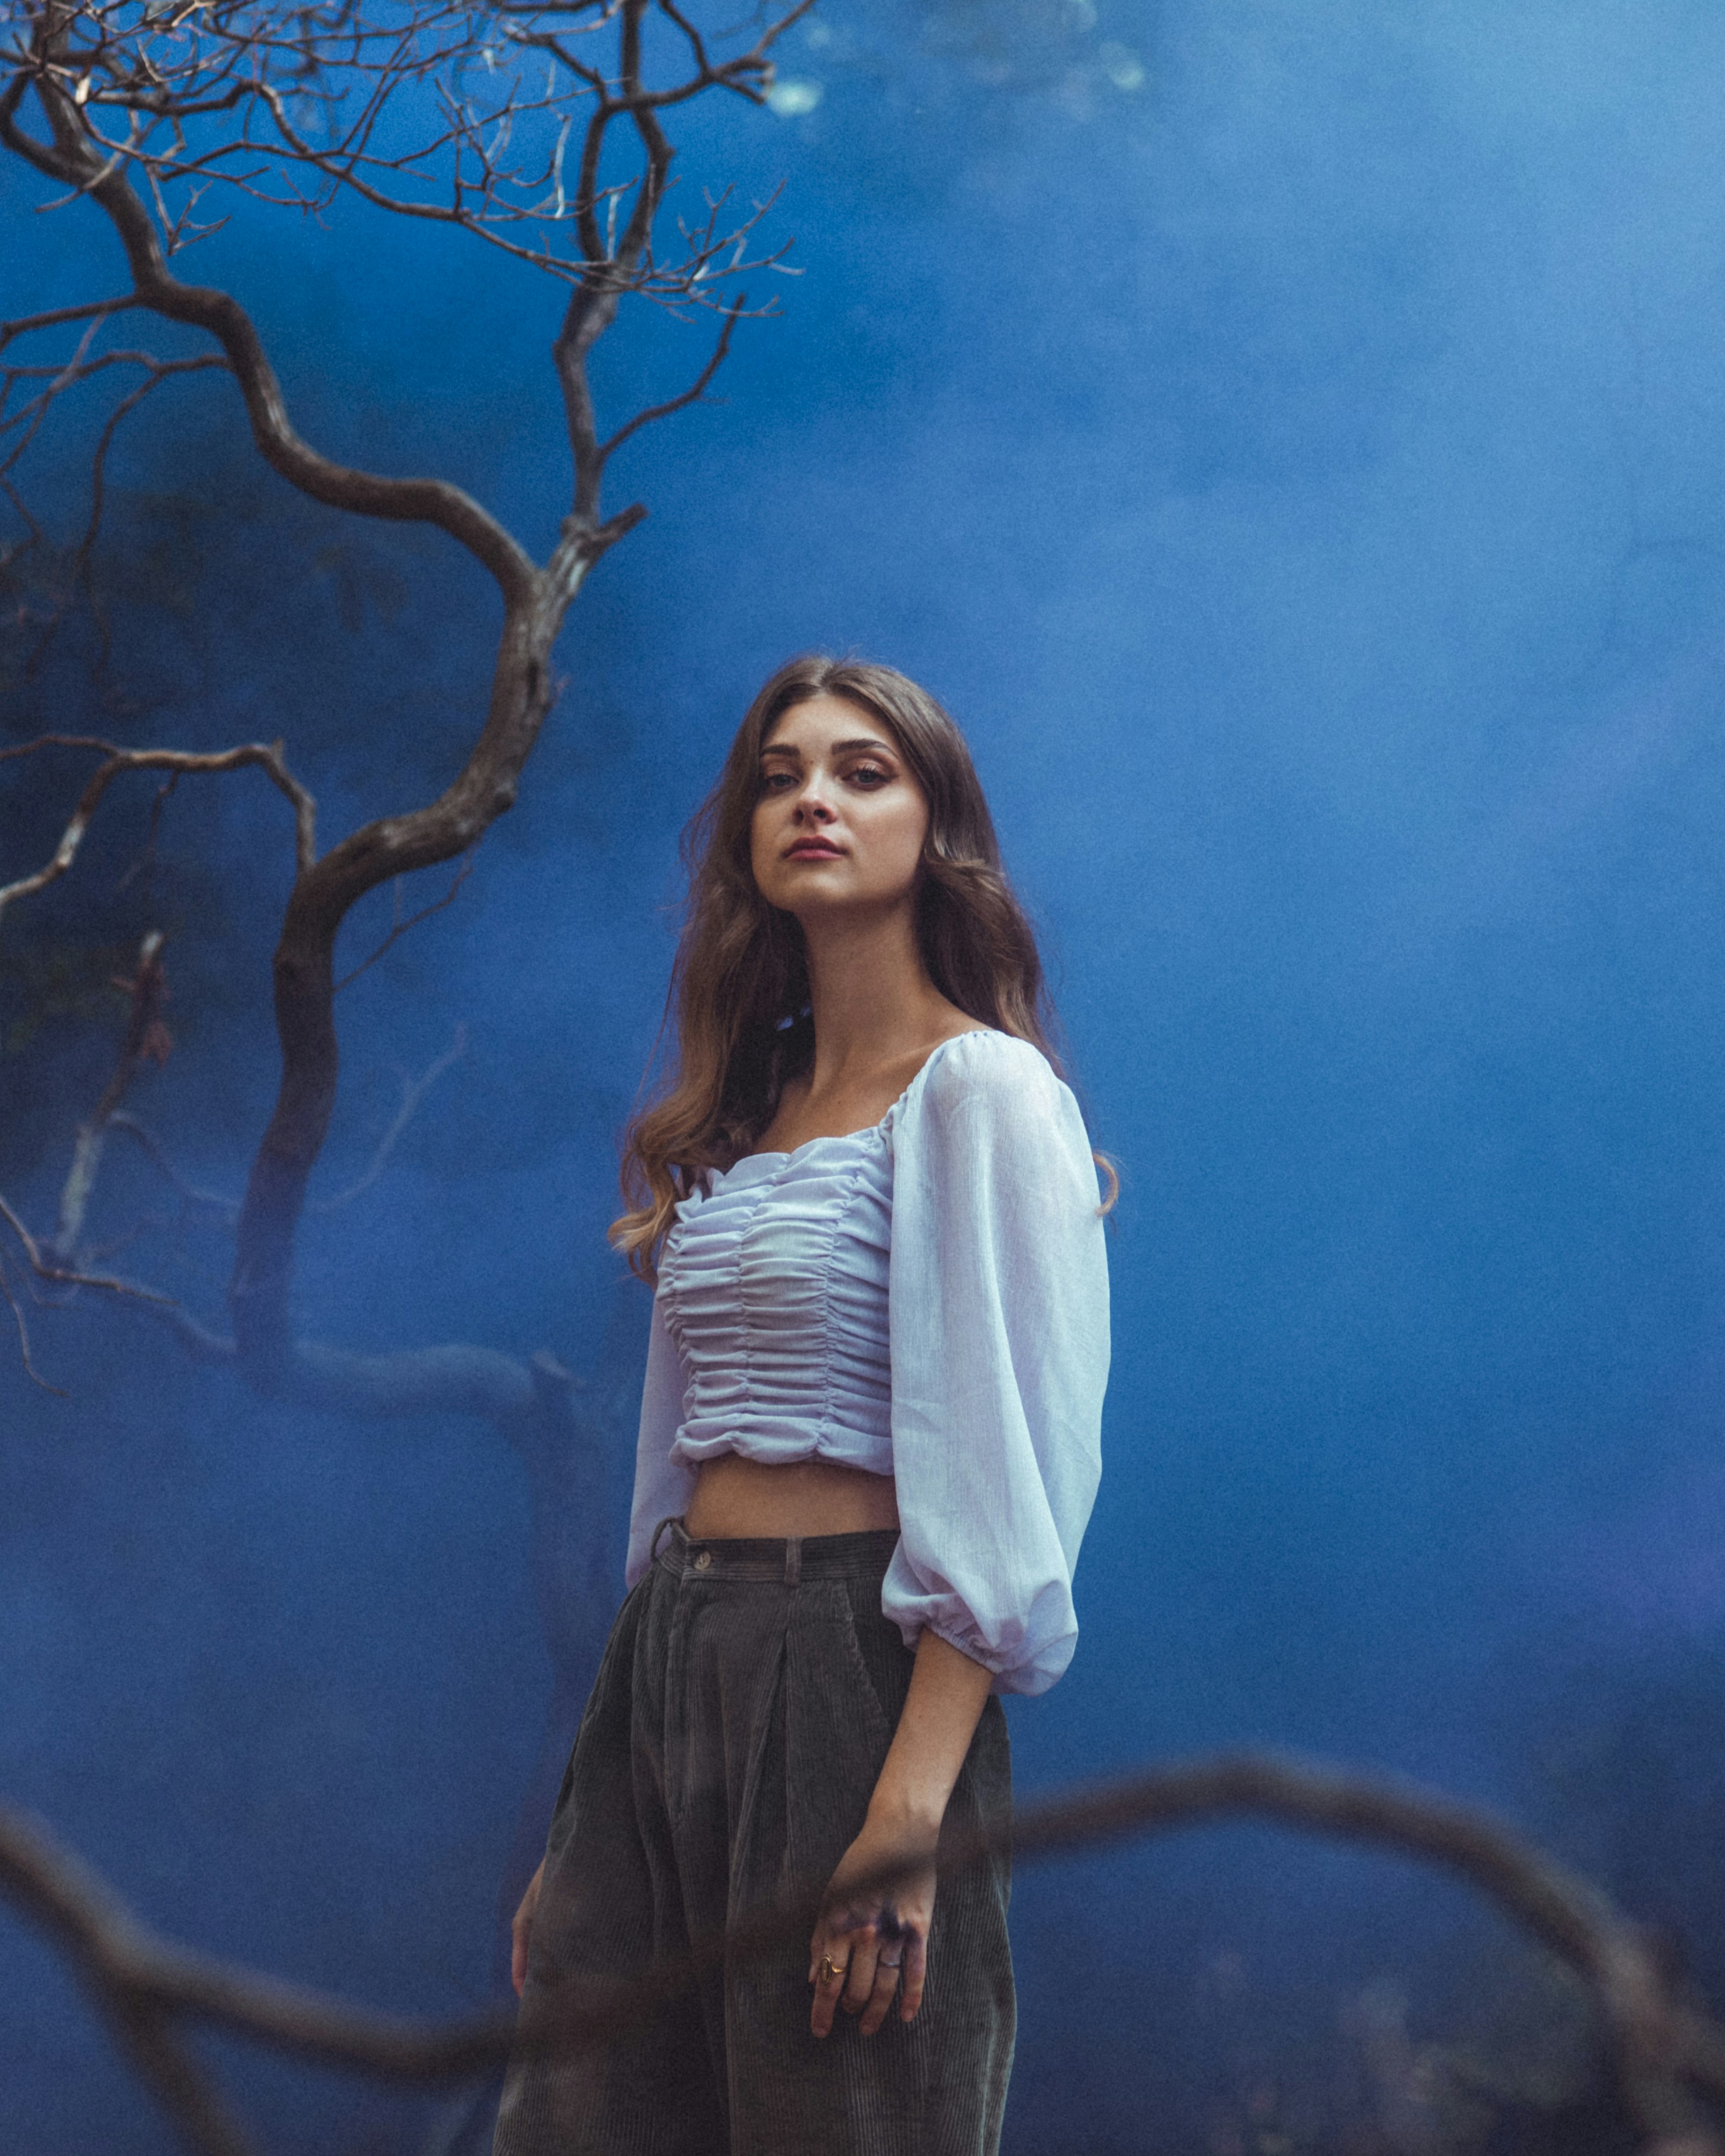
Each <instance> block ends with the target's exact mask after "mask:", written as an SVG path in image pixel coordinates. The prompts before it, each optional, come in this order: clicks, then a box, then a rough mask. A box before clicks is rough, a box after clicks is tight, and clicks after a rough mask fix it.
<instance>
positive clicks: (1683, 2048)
mask: <svg viewBox="0 0 1725 2156" xmlns="http://www.w3.org/2000/svg"><path fill="white" fill-rule="evenodd" d="M1234 1815H1257V1816H1260V1817H1263V1818H1268V1819H1271V1820H1277V1821H1279V1822H1281V1824H1283V1825H1288V1826H1291V1827H1296V1828H1301V1829H1304V1830H1309V1831H1312V1832H1315V1833H1319V1834H1327V1835H1337V1836H1340V1837H1342V1838H1343V1839H1344V1840H1353V1841H1361V1842H1367V1843H1371V1844H1374V1845H1378V1846H1379V1847H1382V1848H1384V1849H1388V1850H1390V1851H1394V1852H1396V1853H1398V1854H1400V1855H1403V1856H1408V1857H1410V1858H1413V1859H1415V1860H1417V1861H1425V1862H1428V1863H1433V1864H1436V1865H1440V1866H1443V1867H1445V1869H1447V1870H1449V1871H1453V1872H1455V1873H1456V1874H1458V1875H1459V1876H1461V1877H1462V1878H1464V1879H1466V1881H1468V1882H1469V1883H1470V1884H1471V1886H1474V1887H1476V1889H1478V1891H1479V1892H1481V1893H1482V1894H1483V1895H1484V1896H1485V1897H1486V1899H1487V1900H1489V1901H1490V1902H1492V1903H1493V1904H1494V1905H1495V1906H1496V1907H1497V1908H1498V1909H1499V1910H1500V1911H1501V1912H1502V1913H1503V1914H1504V1915H1505V1916H1506V1917H1508V1918H1509V1919H1510V1920H1511V1921H1512V1922H1515V1923H1517V1924H1518V1925H1519V1926H1520V1927H1521V1928H1522V1929H1523V1930H1524V1931H1526V1932H1527V1933H1531V1934H1532V1937H1533V1938H1537V1939H1538V1941H1539V1942H1540V1943H1541V1944H1542V1945H1543V1946H1544V1947H1546V1948H1548V1950H1549V1951H1550V1952H1551V1953H1554V1954H1555V1955H1557V1956H1558V1958H1560V1959H1561V1960H1562V1961H1563V1962H1565V1963H1568V1966H1569V1967H1570V1968H1571V1969H1573V1970H1574V1972H1575V1973H1576V1974H1577V1975H1578V1976H1579V1977H1580V1979H1582V1981H1583V1982H1584V1984H1585V1985H1586V1986H1587V1988H1588V1989H1589V1994H1590V1995H1591V1997H1592V1999H1593V2000H1594V2005H1595V2007H1596V2010H1597V2011H1598V2014H1599V2024H1600V2030H1601V2035H1602V2038H1603V2040H1604V2047H1605V2051H1606V2054H1607V2056H1608V2059H1609V2065H1610V2068H1611V2071H1612V2075H1613V2078H1614V2080H1615V2085H1616V2087H1617V2090H1618V2092H1619V2095H1620V2098H1621V2101H1622V2103H1623V2107H1624V2109H1625V2114H1626V2116H1627V2117H1628V2119H1629V2121H1630V2124H1631V2126H1632V2127H1633V2129H1634V2131H1635V2136H1636V2141H1637V2145H1638V2147H1639V2148H1640V2152H1641V2156H1721V2151H1722V2148H1725V2143H1722V2141H1721V2138H1720V2135H1719V2133H1718V2131H1717V2120H1716V2118H1715V2117H1713V2116H1712V2115H1710V2114H1711V2113H1717V2112H1725V2029H1722V2028H1721V2027H1720V2026H1719V2025H1718V2024H1717V2023H1716V2022H1714V2021H1713V2020H1711V2019H1710V2018H1709V2017H1708V2016H1707V2015H1705V2014H1703V2013H1702V2011H1701V2010H1699V2009H1698V2008H1697V2007H1695V2006H1694V2005H1691V2004H1689V2003H1688V2002H1686V2001H1685V2000H1683V1999H1680V1998H1679V1997H1678V1996H1677V1995H1676V1993H1675V1991H1674V1989H1673V1987H1672V1984H1671V1980H1670V1979H1669V1977H1668V1976H1667V1975H1666V1973H1665V1971H1664V1970H1663V1969H1662V1968H1661V1965H1660V1963H1659V1960H1658V1958H1657V1957H1656V1955H1655V1954H1654V1953H1652V1952H1651V1950H1650V1948H1649V1946H1648V1944H1647V1943H1646V1942H1645V1940H1644V1939H1643V1938H1641V1936H1640V1933H1639V1932H1638V1931H1637V1929H1636V1928H1635V1926H1634V1925H1632V1924H1631V1923H1630V1922H1629V1920H1628V1919H1627V1918H1626V1917H1624V1916H1623V1915H1622V1913H1621V1912H1620V1911H1618V1910H1617V1909H1616V1908H1615V1907H1614V1906H1613V1905H1612V1904H1611V1902H1609V1900H1608V1899H1607V1898H1606V1897H1605V1896H1604V1895H1603V1894H1602V1893H1600V1892H1599V1891H1598V1890H1597V1889H1596V1888H1595V1887H1594V1886H1591V1885H1590V1884H1589V1882H1588V1881H1585V1880H1583V1879H1581V1878H1579V1877H1578V1876H1575V1875H1574V1874H1573V1873H1571V1872H1568V1871H1565V1870H1564V1869H1563V1867H1562V1866H1559V1865H1558V1864H1556V1863H1554V1862H1553V1861H1551V1860H1550V1859H1549V1858H1548V1857H1546V1856H1543V1855H1542V1854H1541V1853H1540V1852H1539V1851H1537V1850H1535V1849H1533V1848H1532V1847H1530V1846H1529V1845H1527V1843H1525V1842H1523V1841H1522V1840H1521V1839H1520V1838H1519V1837H1518V1836H1517V1835H1515V1834H1514V1833H1512V1831H1511V1830H1509V1829H1508V1828H1507V1827H1506V1826H1504V1825H1502V1824H1500V1823H1499V1822H1498V1821H1497V1820H1493V1819H1491V1817H1489V1816H1488V1815H1486V1814H1485V1813H1483V1812H1481V1811H1476V1810H1473V1809H1470V1808H1468V1807H1466V1806H1463V1805H1460V1804H1452V1803H1450V1802H1449V1801H1448V1800H1447V1799H1444V1798H1441V1797H1439V1796H1436V1795H1434V1794H1431V1793H1430V1792H1429V1791H1426V1790H1423V1789H1417V1788H1414V1787H1412V1786H1410V1785H1407V1784H1398V1783H1393V1782H1389V1781H1385V1780H1381V1779H1377V1778H1374V1777H1369V1776H1366V1775H1362V1774H1350V1773H1347V1772H1344V1771H1339V1770H1336V1769H1332V1768H1321V1767H1317V1766H1312V1765H1309V1764H1304V1763H1296V1762H1294V1761H1291V1760H1286V1759H1281V1758H1273V1757H1269V1756H1265V1755H1260V1754H1253V1753H1245V1754H1241V1755H1230V1756H1222V1757H1219V1758H1210V1759H1200V1760H1197V1761H1194V1762H1193V1763H1191V1764H1189V1765H1186V1766H1180V1767H1172V1768H1158V1769H1155V1770H1153V1771H1150V1772H1147V1773H1145V1774H1137V1775H1133V1776H1132V1777H1130V1778H1128V1779H1124V1780H1121V1781H1117V1782H1111V1783H1107V1784H1096V1785H1092V1786H1090V1787H1087V1788H1081V1789H1076V1790H1073V1791H1070V1792H1069V1793H1067V1794H1065V1795H1062V1796H1057V1797H1054V1798H1051V1799H1046V1800H1045V1801H1043V1802H1042V1803H1040V1804H1033V1805H1029V1806H1026V1807H1025V1808H1024V1809H1022V1810H1021V1811H1019V1813H1018V1815H1017V1816H1016V1818H1015V1820H1014V1827H1013V1852H1014V1857H1015V1858H1017V1859H1018V1860H1019V1861H1022V1860H1024V1859H1025V1858H1034V1857H1040V1856H1055V1855H1058V1854H1060V1853H1061V1852H1062V1851H1069V1850H1076V1849H1079V1848H1081V1847H1084V1846H1086V1845H1090V1844H1092V1843H1096V1842H1101V1841H1110V1840H1119V1839H1120V1838H1122V1836H1125V1835H1135V1834H1142V1833H1153V1832H1158V1831H1162V1832H1165V1831H1168V1830H1171V1829H1173V1828H1176V1827H1182V1826H1189V1825H1197V1824H1199V1823H1201V1822H1203V1821H1205V1820H1217V1819H1221V1818H1226V1817H1230V1816H1234ZM987 1853H988V1841H987V1840H986V1838H985V1837H983V1836H981V1835H971V1836H968V1837H961V1836H957V1835H949V1836H947V1837H944V1838H943V1840H942V1850H941V1870H942V1874H943V1875H945V1876H951V1874H952V1873H953V1872H954V1871H957V1870H959V1869H961V1868H962V1867H963V1866H965V1865H967V1864H970V1863H973V1862H975V1861H978V1859H979V1858H981V1857H982V1856H985V1855H986V1854H987ZM896 1876H897V1875H896V1873H893V1872H888V1871H882V1872H881V1873H880V1874H878V1875H877V1876H875V1878H874V1879H872V1880H870V1881H860V1882H859V1884H860V1885H862V1886H875V1885H886V1884H889V1883H891V1881H892V1879H893V1878H895V1877H896ZM824 1886H825V1882H824V1881H821V1882H819V1884H818V1885H814V1886H809V1888H808V1890H807V1891H805V1892H800V1893H798V1894H795V1895H792V1896H787V1897H785V1899H784V1900H783V1901H782V1902H778V1903H777V1904H775V1905H773V1906H772V1907H768V1908H765V1909H762V1910H761V1911H759V1912H756V1913H754V1914H752V1915H750V1916H748V1917H744V1918H743V1919H742V1920H741V1921H740V1922H738V1923H737V1924H735V1925H733V1926H732V1928H731V1929H730V1930H729V1932H728V1933H725V1934H724V1935H722V1936H715V1937H711V1938H706V1939H703V1940H701V1941H699V1942H697V1943H696V1945H695V1946H694V1947H693V1948H691V1949H690V1951H689V1952H688V1953H684V1954H680V1955H676V1956H673V1957H670V1958H666V1959H665V1960H663V1961H660V1962H658V1963H655V1964H654V1965H653V1966H652V1967H651V1968H650V1969H648V1970H646V1971H645V1972H644V1974H643V1975H642V1976H641V1977H640V1978H639V1979H636V1980H635V1981H634V1982H633V1983H630V1984H624V1985H621V1986H615V1987H608V1988H605V1989H603V1990H595V1989H591V1988H587V1987H583V1988H581V1989H575V1988H573V1987H572V1988H571V1989H570V1990H569V1992H568V1994H567V1995H566V1996H562V1995H560V1996H559V1997H558V1998H557V1999H556V2001H555V2002H554V2005H553V2012H554V2015H555V2020H556V2027H555V2030H553V2031H547V2030H544V2029H540V2030H536V2031H532V2032H530V2033H529V2034H527V2035H524V2036H518V2035H517V2034H516V2030H515V2028H514V2026H513V2017H512V2016H501V2015H487V2016H485V2017H483V2018H480V2019H477V2020H468V2021H461V2022H453V2023H441V2024H439V2023H427V2022H413V2021H408V2020H402V2019H399V2018H398V2017H395V2016H393V2015H382V2014H377V2013H372V2012H369V2011H367V2010H364V2009H362V2008H357V2007H352V2006H349V2005H344V2004H342V2003H341V2002H339V2001H336V2000H333V1999H326V1998H325V1997H322V1996H321V1995H320V1994H316V1993H315V1992H311V1991H308V1990H304V1989H300V1988H298V1987H295V1986H293V1985H290V1984H279V1983H276V1982H274V1981H272V1980H271V1979H267V1978H264V1977H259V1976H257V1975H255V1974H253V1973H252V1972H250V1971H249V1970H246V1969H237V1968H234V1967H232V1966H230V1965H228V1964H226V1963H220V1962H217V1961H214V1960H212V1959H209V1958H206V1957H203V1956H199V1955H194V1954H190V1953H186V1952H185V1951H184V1950H182V1948H177V1947H173V1946H171V1945H169V1944H167V1943H165V1942H163V1941H162V1940H159V1939H157V1938H154V1937H153V1936H152V1935H151V1933H148V1932H147V1931H146V1930H145V1929H144V1928H142V1927H141V1925H139V1924H138V1923H137V1922H136V1920H135V1919H134V1918H133V1917H131V1914H130V1912H128V1911H127V1910H126V1908H125V1907H123V1906H122V1905H121V1903H120V1902H118V1901H117V1899H116V1897H114V1896H113V1895H112V1894H111V1893H110V1891H109V1890H108V1889H107V1887H106V1886H104V1885H103V1883H102V1882H101V1881H100V1880H98V1879H96V1878H95V1876H94V1875H93V1874H92V1873H90V1871H88V1870H87V1869H86V1868H85V1866H83V1865H82V1864H81V1863H80V1861H79V1860H78V1859H77V1858H75V1857H74V1856H72V1855H70V1854H69V1852H68V1851H64V1850H62V1849H60V1848H59V1846H58V1845H56V1844H55V1843H54V1840H52V1839H51V1837H50V1836H49V1835H48V1834H47V1833H46V1832H45V1831H44V1830H43V1829H42V1828H41V1827H39V1826H37V1825H33V1823H32V1822H31V1821H29V1820H27V1819H25V1818H24V1817H23V1816H22V1815H19V1814H17V1813H12V1812H8V1811H5V1810H3V1809H0V1892H3V1893H5V1894H6V1895H7V1896H8V1897H9V1898H10V1899H11V1900H12V1901H13V1902H14V1903H15V1904H17V1905H18V1907H20V1908H21V1909H22V1910H23V1912H24V1913H25V1914H26V1915H27V1916H28V1917H31V1918H33V1920H34V1921H35V1922H37V1923H38V1924H39V1926H40V1927H41V1928H43V1929H44V1930H45V1931H47V1932H49V1933H50V1934H51V1935H52V1936H53V1937H54V1938H56V1939H57V1940H58V1942H59V1944H60V1945H61V1946H62V1948H64V1950H65V1951H66V1952H67V1953H69V1955H70V1956H71V1958H73V1960H74V1963H75V1964H76V1966H77V1969H78V1971H79V1974H80V1976H81V1977H82V1978H83V1979H84V1981H85V1984H86V1986H87V1987H88V1989H90V1991H91V1992H92V1993H93V1994H94V1995H95V1999H96V2000H97V2002H98V2004H99V2005H100V2007H101V2009H102V2010H103V2012H104V2013H105V2016H106V2018H107V2020H108V2021H109V2023H110V2026H112V2027H113V2028H114V2029H115V2030H116V2033H117V2034H118V2035H119V2037H120V2038H121V2041H122V2043H123V2044H124V2046H125V2047H126V2050H127V2051H128V2052H129V2054H130V2056H131V2058H132V2059H133V2061H134V2062H135V2063H136V2066H137V2067H138V2070H139V2071H140V2073H141V2075H142V2076H144V2078H145V2079H146V2082H148V2084H149V2086H150V2087H151V2089H152V2090H153V2091H154V2092H155V2093H156V2095H157V2097H158V2099H159V2100H160V2101H161V2102H162V2104H163V2106H164V2107H165V2108H166V2109H167V2112H168V2114H169V2116H170V2117H172V2119H173V2120H174V2122H175V2123H176V2124H177V2127H178V2128H179V2130H180V2133H181V2134H182V2138H183V2139H184V2141H185V2142H186V2144H187V2146H188V2147H189V2148H193V2149H195V2150H197V2151H198V2152H199V2156H244V2151H245V2150H246V2149H247V2148H248V2147H249V2143H248V2142H247V2140H246V2138H244V2133H243V2132H242V2131H241V2129H240V2128H239V2127H238V2126H237V2125H236V2124H235V2123H234V2122H233V2121H232V2120H231V2119H230V2118H229V2117H228V2115H227V2113H226V2112H225V2111H224V2109H223V2107H222V2105H221V2103H220V2102H219V2099H218V2097H217V2096H216V2095H215V2093H214V2092H213V2087H212V2085H211V2084H210V2083H209V2082H208V2078H207V2077H206V2076H203V2074H202V2073H201V2071H200V2070H199V2069H198V2067H197V2066H195V2064H194V2063H193V2061H192V2059H191V2057H190V2055H189V2053H188V2052H187V2051H186V2049H185V2048H184V2046H183V2044H182V2040H181V2037H180V2034H179V2029H178V2021H179V2020H180V2019H181V2018H182V2017H187V2018H190V2019H193V2020H199V2021H203V2022H208V2023H211V2024H213V2025H215V2026H217V2027H219V2028H223V2029H226V2030H231V2031H234V2032H237V2033H239V2034H242V2035H249V2036H252V2037H254V2038H256V2039H258V2040H260V2041H262V2042H264V2043H267V2044H271V2045H274V2046H277V2047H279V2048H280V2049H282V2050H284V2051H292V2052H295V2053H297V2054H299V2055H300V2056H303V2057H305V2058H310V2059H315V2060H317V2061H321V2062H322V2063H324V2064H326V2065H334V2066H347V2067H350V2068H353V2069H357V2070H358V2071H363V2072H367V2073H372V2074H376V2075H378V2076H388V2077H390V2078H393V2079H398V2080H405V2081H410V2082H429V2081H436V2080H444V2079H449V2078H451V2077H456V2076H464V2075H468V2074H472V2073H475V2072H477V2071H484V2070H485V2069H488V2068H491V2069H495V2067H497V2066H501V2064H502V2062H503V2061H504V2060H505V2059H506V2057H507V2056H509V2054H510V2052H511V2049H513V2048H516V2046H519V2045H521V2044H526V2043H533V2044H542V2045H545V2046H548V2047H552V2048H555V2049H557V2050H578V2049H582V2048H584V2047H586V2046H590V2045H593V2044H598V2043H603V2042H604V2041H606V2040H608V2038H610V2037H612V2036H614V2035H618V2034H620V2033H621V2032H622V2031H624V2030H626V2029H629V2028H630V2027H632V2026H634V2025H637V2024H638V2023H639V2022H640V2021H641V2020H644V2018H645V2017H647V2016H648V2015H650V2014H652V2013H653V2012H654V2011H655V2010H657V2008H658V2007H659V2006H660V2005H662V2003H663V2002H664V2001H665V1999H667V1998H669V1997H671V1996H673V1995H674V1994H676V1993H678V1992H680V1991H681V1990H683V1989H685V1988H686V1987H687V1986H688V1985H689V1984H691V1983H693V1982H694V1981H695V1980H696V1979H697V1978H698V1977H699V1976H700V1975H701V1973H702V1972H703V1971H704V1970H706V1969H711V1968H713V1967H715V1966H716V1965H717V1964H718V1963H720V1962H721V1960H724V1959H726V1958H729V1959H732V1960H735V1959H736V1958H737V1957H738V1956H744V1957H749V1958H757V1957H760V1956H762V1955H765V1954H768V1953H773V1952H775V1951H777V1950H779V1949H781V1948H788V1947H796V1948H801V1947H802V1946H803V1944H804V1943H806V1941H807V1938H808V1935H809V1928H810V1926H811V1924H812V1923H813V1922H814V1916H815V1914H816V1912H817V1910H818V1907H819V1902H820V1899H821V1896H822V1893H823V1892H824ZM1698 2098H1699V2099H1703V2100H1704V2102H1702V2101H1697V2099H1698Z"/></svg>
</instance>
